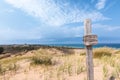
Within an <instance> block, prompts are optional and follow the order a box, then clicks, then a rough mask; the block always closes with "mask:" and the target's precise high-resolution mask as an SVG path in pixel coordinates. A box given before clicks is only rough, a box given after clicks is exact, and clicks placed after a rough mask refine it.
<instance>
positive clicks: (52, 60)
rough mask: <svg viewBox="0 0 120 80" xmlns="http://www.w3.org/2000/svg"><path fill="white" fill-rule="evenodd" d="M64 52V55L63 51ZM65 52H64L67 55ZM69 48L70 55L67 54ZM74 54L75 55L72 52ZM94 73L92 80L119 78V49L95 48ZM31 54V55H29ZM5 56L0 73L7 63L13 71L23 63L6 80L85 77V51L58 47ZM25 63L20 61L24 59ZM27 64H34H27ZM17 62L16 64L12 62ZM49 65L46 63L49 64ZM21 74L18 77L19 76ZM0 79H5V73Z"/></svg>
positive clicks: (59, 79)
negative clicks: (15, 72) (110, 77)
mask: <svg viewBox="0 0 120 80" xmlns="http://www.w3.org/2000/svg"><path fill="white" fill-rule="evenodd" d="M64 51H65V54H64ZM66 51H67V55H66ZM69 51H71V52H70V55H69ZM73 53H74V54H73ZM93 54H94V59H93V60H94V72H95V74H94V75H95V80H106V79H108V77H109V76H114V77H115V78H116V80H120V65H119V64H120V53H119V50H116V49H112V48H106V47H104V48H98V49H94V53H93ZM28 55H31V56H28ZM28 55H23V56H17V57H12V58H6V59H2V60H0V63H1V65H0V72H4V68H3V67H5V66H6V65H7V64H10V66H9V69H8V70H9V71H14V70H15V67H16V66H20V67H21V65H24V66H23V67H22V68H18V69H17V70H18V72H19V73H17V74H14V75H11V74H8V73H6V75H7V76H5V77H6V79H9V80H17V79H18V78H20V80H25V79H27V80H86V79H87V77H86V74H87V72H86V56H85V51H84V50H82V51H77V52H76V50H73V51H72V50H63V51H60V50H57V49H54V48H52V49H39V50H36V51H34V52H33V53H32V54H28ZM26 59H27V62H22V63H19V65H18V64H17V63H18V62H21V61H23V60H26ZM26 63H28V64H30V63H32V64H35V65H27V64H26ZM14 64H16V65H14ZM48 65H49V66H48ZM20 76H21V77H20ZM0 77H1V78H0V79H3V78H5V77H4V75H1V76H0Z"/></svg>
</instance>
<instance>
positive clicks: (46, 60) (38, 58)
mask: <svg viewBox="0 0 120 80" xmlns="http://www.w3.org/2000/svg"><path fill="white" fill-rule="evenodd" d="M32 61H33V63H34V64H44V65H52V57H51V56H50V55H42V54H36V55H35V56H33V57H32Z"/></svg>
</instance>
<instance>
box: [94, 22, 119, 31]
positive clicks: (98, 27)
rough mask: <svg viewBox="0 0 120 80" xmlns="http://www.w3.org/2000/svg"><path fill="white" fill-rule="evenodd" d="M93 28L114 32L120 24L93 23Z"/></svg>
mask: <svg viewBox="0 0 120 80" xmlns="http://www.w3.org/2000/svg"><path fill="white" fill-rule="evenodd" d="M93 28H94V29H100V30H104V32H112V31H113V32H115V31H119V30H120V26H110V25H104V24H93Z"/></svg>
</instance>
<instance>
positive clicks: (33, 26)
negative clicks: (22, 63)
mask: <svg viewBox="0 0 120 80" xmlns="http://www.w3.org/2000/svg"><path fill="white" fill-rule="evenodd" d="M86 18H90V19H92V28H93V33H94V34H97V35H98V37H100V38H108V39H109V41H110V42H115V40H113V38H115V39H116V38H117V39H118V40H116V41H117V42H119V41H120V40H119V39H120V35H119V34H120V0H0V37H1V39H0V44H7V43H13V44H14V43H29V42H31V43H34V42H32V40H33V41H34V40H36V41H38V43H50V42H57V41H59V42H60V40H61V39H69V40H70V39H71V43H72V39H73V38H78V37H82V36H83V34H84V30H83V29H84V26H83V21H84V20H85V19H86ZM63 42H64V40H63Z"/></svg>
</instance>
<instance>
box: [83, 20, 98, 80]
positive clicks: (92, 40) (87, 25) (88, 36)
mask: <svg viewBox="0 0 120 80" xmlns="http://www.w3.org/2000/svg"><path fill="white" fill-rule="evenodd" d="M84 31H85V33H84V37H83V41H84V45H85V46H86V64H87V79H88V80H94V69H93V67H94V66H93V54H92V45H95V44H97V35H92V29H91V20H90V19H86V20H85V22H84Z"/></svg>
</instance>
